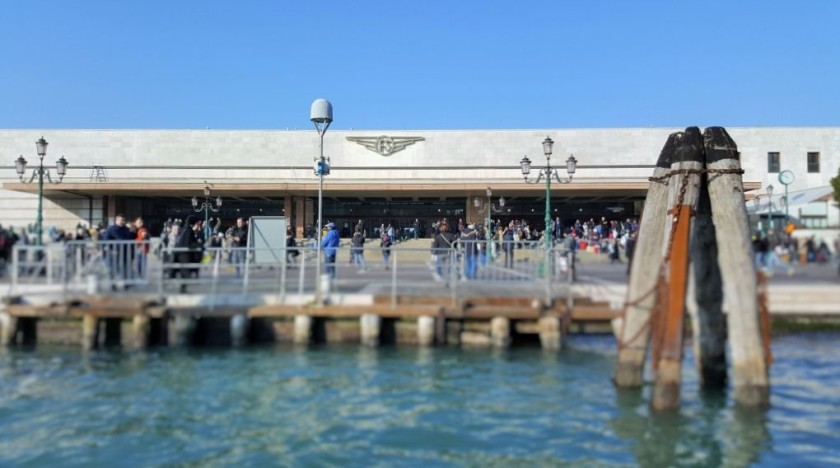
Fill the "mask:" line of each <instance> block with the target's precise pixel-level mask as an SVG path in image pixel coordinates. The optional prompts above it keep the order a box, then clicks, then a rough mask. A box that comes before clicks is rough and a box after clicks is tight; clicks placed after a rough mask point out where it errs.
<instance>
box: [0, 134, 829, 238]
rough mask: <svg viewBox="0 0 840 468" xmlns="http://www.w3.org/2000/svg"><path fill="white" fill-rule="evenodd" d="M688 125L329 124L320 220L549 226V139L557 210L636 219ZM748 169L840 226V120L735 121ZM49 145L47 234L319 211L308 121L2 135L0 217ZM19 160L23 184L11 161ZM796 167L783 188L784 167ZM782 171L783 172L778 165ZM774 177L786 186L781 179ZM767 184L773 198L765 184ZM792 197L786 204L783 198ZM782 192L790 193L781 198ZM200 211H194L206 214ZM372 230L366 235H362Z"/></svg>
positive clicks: (794, 212) (304, 219)
mask: <svg viewBox="0 0 840 468" xmlns="http://www.w3.org/2000/svg"><path fill="white" fill-rule="evenodd" d="M681 130H683V129H682V128H610V129H538V130H451V131H447V130H400V131H393V130H388V131H374V130H366V131H355V130H354V131H347V130H335V129H331V130H330V131H328V132H327V133H326V134H325V136H324V154H325V155H327V156H328V157H329V158H330V162H331V173H330V174H329V175H328V176H326V177H325V178H324V187H323V212H324V219H325V220H327V221H334V222H336V224H337V225H338V226H340V227H341V228H342V229H343V230H345V232H344V233H343V234H348V233H347V232H346V230H348V229H349V227H351V226H353V225H355V223H356V222H357V221H358V220H359V219H361V220H363V221H364V222H365V223H366V224H367V225H369V226H379V225H380V224H383V223H392V224H394V225H395V226H398V227H406V226H409V225H411V224H412V223H413V221H414V220H415V219H419V220H420V221H421V225H428V224H429V223H431V221H432V220H434V219H435V218H442V217H446V218H449V219H450V220H456V219H459V218H461V219H464V220H465V221H469V222H481V221H482V220H483V219H485V218H486V214H487V211H488V210H487V209H486V207H487V197H486V194H485V192H486V189H487V188H488V187H490V188H491V189H492V201H493V202H494V203H495V204H496V205H498V198H499V197H504V198H505V202H506V203H505V205H504V208H503V209H502V211H501V212H495V211H494V212H493V214H492V216H493V218H494V219H502V220H507V219H514V218H516V219H523V218H524V219H527V220H529V221H530V222H532V223H534V224H535V225H537V226H538V228H541V227H542V224H543V219H544V209H545V196H546V188H545V184H544V181H543V182H541V183H539V184H526V183H525V182H524V180H523V176H522V172H521V170H520V160H521V159H522V158H523V156H525V155H527V156H528V157H529V159H530V160H531V161H532V170H531V176H532V177H533V176H535V175H536V174H538V173H539V169H540V168H542V167H544V166H545V163H546V157H545V156H544V154H543V147H542V141H543V140H544V139H545V138H546V137H547V136H548V137H550V138H551V139H552V140H553V141H554V148H553V155H552V157H551V164H552V167H556V168H557V169H559V173H560V175H561V176H562V177H563V178H565V177H566V176H567V174H566V171H565V162H566V159H567V158H568V157H569V156H570V155H574V157H575V159H576V160H577V170H576V172H575V174H574V177H573V179H572V181H571V183H562V184H561V183H558V182H557V181H555V180H553V181H552V187H551V216H552V218H556V217H560V218H561V219H562V220H563V221H564V222H566V223H568V222H574V220H575V219H581V220H586V219H589V218H596V219H600V217H601V216H606V217H608V218H611V219H623V218H629V217H637V216H639V215H640V213H641V210H642V207H643V201H644V197H645V194H646V192H647V189H648V185H649V182H648V177H650V176H651V175H652V172H653V168H654V164H655V163H656V160H657V158H658V156H659V152H660V150H661V148H662V146H663V144H664V143H665V141H666V139H667V137H668V135H669V134H670V133H672V132H675V131H681ZM727 130H728V131H729V133H730V135H731V136H732V138H733V139H734V140H735V142H736V143H737V144H738V149H739V151H740V153H741V163H742V167H743V169H744V170H745V174H744V185H745V189H746V190H747V191H748V193H747V197H748V198H749V199H752V198H754V197H755V195H758V198H759V201H758V202H757V203H756V202H754V201H750V202H748V204H747V207H748V211H750V212H751V213H752V214H753V215H754V216H760V217H763V218H765V219H768V218H770V217H771V216H772V217H773V218H774V219H776V220H777V221H779V223H781V220H783V219H784V216H785V209H787V212H788V214H789V216H790V219H791V220H792V221H793V222H795V223H797V224H798V225H800V226H803V227H808V228H827V227H838V225H840V220H838V208H837V203H836V202H834V200H833V198H832V195H831V193H832V192H831V189H830V187H829V180H830V179H831V178H832V177H834V176H836V175H837V173H838V168H840V128H761V127H756V128H728V129H727ZM41 137H43V138H44V139H45V140H47V141H48V143H49V146H48V150H47V154H46V156H45V157H44V166H45V167H47V168H49V169H50V173H51V177H52V181H53V182H56V181H57V179H58V177H57V174H56V166H55V163H56V161H57V160H58V159H59V158H60V157H62V156H63V157H64V158H65V159H66V160H67V161H68V162H69V165H68V168H67V171H66V176H65V177H64V178H63V180H61V183H57V184H56V183H50V182H49V181H46V182H45V184H44V192H43V193H44V209H43V213H44V231H45V232H47V229H48V228H49V227H51V226H55V227H59V228H63V229H72V228H74V227H75V226H76V225H77V224H79V223H82V224H85V225H95V224H98V223H100V222H105V223H110V222H112V221H113V218H114V216H115V215H116V214H117V213H124V214H125V215H126V216H127V217H129V218H133V217H135V216H143V217H144V219H145V220H146V223H147V225H150V226H151V229H152V232H153V233H155V234H157V232H158V230H159V229H160V227H161V226H162V224H163V222H164V221H165V220H166V219H168V218H185V217H186V216H188V215H190V214H194V213H195V212H194V209H193V207H192V204H191V199H192V197H198V198H199V199H200V201H203V200H204V188H205V184H207V185H208V186H209V187H210V189H211V195H210V198H211V200H215V199H216V197H221V199H222V206H221V212H220V213H219V214H218V215H217V214H214V215H213V216H219V215H220V216H221V217H222V219H223V220H224V222H225V224H228V223H232V222H233V220H234V219H235V218H236V217H238V216H244V217H249V216H257V215H266V216H268V215H273V216H286V217H287V218H288V220H289V222H290V223H291V224H292V225H293V226H295V227H296V228H297V229H298V233H299V235H303V234H304V233H305V231H306V230H307V229H311V228H312V226H314V224H315V218H316V217H317V212H318V208H317V201H318V185H319V184H318V177H317V176H316V175H315V174H314V172H313V164H314V161H315V159H317V158H318V157H319V155H320V152H319V151H320V149H319V137H318V134H317V133H316V132H315V131H314V130H309V131H304V130H294V131H282V130H276V131H275V130H260V131H248V130H48V129H46V130H0V151H2V155H3V158H4V159H5V161H6V163H5V164H3V167H2V170H0V183H2V189H0V224H2V225H3V226H4V227H9V226H15V227H16V228H20V227H22V226H26V225H29V224H33V223H34V222H35V219H36V211H37V204H38V196H37V193H38V183H37V182H38V178H37V177H35V178H34V183H29V181H30V178H31V177H32V171H33V168H37V166H38V163H39V157H38V154H37V152H36V147H35V142H36V140H38V139H39V138H41ZM19 156H23V158H24V159H26V160H27V162H28V165H27V167H26V172H25V174H24V176H23V181H21V180H20V179H19V177H18V173H17V172H16V168H15V164H14V163H15V160H17V159H18V157H19ZM785 171H790V172H791V173H792V174H793V176H794V177H793V180H792V182H790V183H789V185H787V196H786V197H785V185H783V184H782V183H781V182H780V178H779V175H780V173H783V172H785ZM786 175H789V174H786ZM783 180H788V179H784V178H783ZM771 185H772V186H773V191H772V197H768V196H767V194H768V189H769V187H770V186H771ZM783 197H785V198H783ZM785 201H787V202H788V204H787V206H785ZM200 216H203V215H200ZM370 232H372V231H370Z"/></svg>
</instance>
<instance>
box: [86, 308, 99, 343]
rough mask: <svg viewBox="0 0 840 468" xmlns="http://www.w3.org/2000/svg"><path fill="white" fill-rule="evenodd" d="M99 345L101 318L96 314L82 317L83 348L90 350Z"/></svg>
mask: <svg viewBox="0 0 840 468" xmlns="http://www.w3.org/2000/svg"><path fill="white" fill-rule="evenodd" d="M98 345H99V318H98V317H96V315H94V314H85V315H84V317H82V349H83V350H85V351H90V350H91V349H96V347H97V346H98Z"/></svg>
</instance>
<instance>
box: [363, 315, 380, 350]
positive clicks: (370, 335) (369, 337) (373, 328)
mask: <svg viewBox="0 0 840 468" xmlns="http://www.w3.org/2000/svg"><path fill="white" fill-rule="evenodd" d="M359 324H360V325H361V328H362V333H361V334H362V344H363V345H365V346H378V345H379V331H380V329H381V328H382V326H381V325H382V318H381V317H379V316H378V315H375V314H364V315H362V316H361V317H359Z"/></svg>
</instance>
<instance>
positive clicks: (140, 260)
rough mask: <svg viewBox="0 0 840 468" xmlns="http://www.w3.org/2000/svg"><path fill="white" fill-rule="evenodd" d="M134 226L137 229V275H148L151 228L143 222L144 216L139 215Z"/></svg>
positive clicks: (140, 276) (142, 276) (143, 276)
mask: <svg viewBox="0 0 840 468" xmlns="http://www.w3.org/2000/svg"><path fill="white" fill-rule="evenodd" d="M134 227H135V228H136V229H137V236H136V238H135V240H136V242H137V275H138V277H139V278H145V277H146V265H147V264H148V262H147V261H146V260H147V258H148V257H147V256H148V255H149V239H151V236H150V235H149V229H148V228H147V227H146V225H145V224H144V223H143V218H141V217H139V216H138V217H137V219H136V220H134Z"/></svg>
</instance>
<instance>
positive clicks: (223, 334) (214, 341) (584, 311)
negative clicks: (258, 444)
mask: <svg viewBox="0 0 840 468" xmlns="http://www.w3.org/2000/svg"><path fill="white" fill-rule="evenodd" d="M397 299H398V300H397V301H396V304H392V303H391V300H390V297H387V298H382V297H374V298H372V299H370V301H371V303H368V304H360V305H338V304H328V305H323V306H309V307H307V306H301V305H257V306H244V305H243V306H209V305H207V306H205V305H201V306H198V305H196V306H174V305H166V304H163V303H160V302H159V301H157V300H153V299H148V298H142V297H135V298H128V297H124V298H119V299H113V298H101V297H98V296H84V297H76V298H74V299H72V300H69V301H66V302H64V303H57V302H56V303H51V304H45V305H32V304H25V303H22V302H23V301H17V302H18V303H17V304H9V305H7V306H6V308H5V312H4V320H3V322H2V323H12V324H14V327H15V328H14V330H15V334H14V336H12V334H11V331H9V330H8V327H4V329H3V330H0V333H2V335H3V336H4V337H6V340H7V341H8V343H7V344H9V345H11V344H21V343H22V342H23V336H24V335H23V332H22V331H21V330H20V329H21V323H24V324H25V325H26V331H25V336H26V341H27V342H28V343H32V344H34V342H35V341H36V339H37V330H38V322H39V321H44V325H49V326H48V329H49V330H50V331H54V329H56V328H60V329H62V330H63V331H62V336H63V337H64V338H62V339H61V341H60V342H61V343H65V344H69V343H76V344H80V345H81V346H82V347H83V348H84V349H98V348H100V347H104V346H106V345H110V346H116V345H119V344H121V345H122V346H124V347H126V348H133V349H145V348H146V347H148V346H154V345H165V344H168V345H170V346H190V345H208V344H210V345H224V346H226V345H242V344H245V343H248V342H254V343H259V342H272V341H274V342H289V343H292V342H296V343H299V344H307V343H311V342H338V341H341V342H346V341H351V342H361V341H362V338H363V333H362V330H361V322H360V318H361V317H362V316H365V315H370V316H375V317H377V318H378V319H379V324H380V326H379V329H378V331H376V334H377V338H378V341H375V340H373V338H372V336H368V338H367V341H368V342H369V343H371V344H374V343H376V344H379V343H381V344H389V343H405V344H417V345H422V346H430V345H444V344H450V345H458V344H460V343H462V342H464V341H470V337H471V336H473V335H476V334H483V335H484V336H486V340H484V339H482V340H481V341H482V342H486V343H488V345H489V344H491V343H494V342H495V343H497V345H499V346H507V345H509V344H514V345H515V344H517V343H520V342H522V341H521V340H523V339H526V338H527V339H526V341H525V342H528V343H534V344H536V343H540V342H544V343H545V346H546V347H547V348H548V349H559V348H560V344H561V343H562V341H563V339H562V335H563V334H564V333H565V330H563V328H562V325H561V324H562V323H564V321H567V320H568V321H570V322H575V321H577V322H586V323H592V322H598V323H608V322H609V321H610V320H612V319H613V318H615V317H616V316H617V315H618V311H616V310H613V309H611V308H610V307H609V305H608V304H606V303H597V302H592V301H591V300H588V299H578V300H576V301H575V308H574V309H573V310H571V311H569V310H568V309H567V306H566V302H565V301H555V303H554V305H553V306H552V307H550V308H549V307H546V306H545V304H544V303H543V302H542V301H541V300H534V299H532V298H525V297H467V298H464V299H462V300H461V301H459V302H458V303H457V304H454V305H452V301H451V298H450V297H449V296H445V297H424V298H418V297H398V298H397ZM441 304H445V305H441ZM494 320H495V321H496V322H497V324H498V325H497V330H496V333H495V335H494V334H493V333H492V332H491V326H490V324H491V322H492V321H494ZM540 323H542V325H540ZM482 324H483V325H482ZM502 324H506V325H507V327H502ZM552 325H554V326H553V327H552ZM502 328H506V333H502ZM579 328H580V327H579ZM208 333H211V334H214V335H218V336H214V337H207V336H206V334H208ZM464 333H466V335H465V336H461V335H462V334H464ZM558 334H559V335H558ZM368 335H370V333H368ZM15 336H17V337H18V339H17V340H15V339H14V337H15ZM68 336H76V337H77V338H75V339H68V338H67V337H68ZM473 337H474V336H473ZM528 337H530V338H528ZM462 338H463V339H462Z"/></svg>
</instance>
